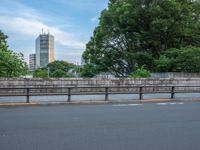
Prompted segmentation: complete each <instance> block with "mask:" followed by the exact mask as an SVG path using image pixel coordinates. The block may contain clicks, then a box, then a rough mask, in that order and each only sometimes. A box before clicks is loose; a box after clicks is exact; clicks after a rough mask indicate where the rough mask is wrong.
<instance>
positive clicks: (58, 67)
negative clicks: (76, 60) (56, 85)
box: [33, 60, 75, 78]
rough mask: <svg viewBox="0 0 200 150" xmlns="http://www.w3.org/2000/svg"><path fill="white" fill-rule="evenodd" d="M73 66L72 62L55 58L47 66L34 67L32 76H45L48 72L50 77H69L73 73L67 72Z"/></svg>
mask: <svg viewBox="0 0 200 150" xmlns="http://www.w3.org/2000/svg"><path fill="white" fill-rule="evenodd" d="M74 67H75V65H74V64H71V63H68V62H66V61H59V60H56V61H54V62H52V63H49V64H48V65H47V67H44V68H39V69H36V70H35V71H34V73H33V77H38V78H46V77H48V74H49V77H51V78H70V77H73V75H72V74H71V73H69V71H70V69H73V68H74Z"/></svg>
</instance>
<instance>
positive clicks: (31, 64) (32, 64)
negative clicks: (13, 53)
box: [29, 54, 36, 71]
mask: <svg viewBox="0 0 200 150" xmlns="http://www.w3.org/2000/svg"><path fill="white" fill-rule="evenodd" d="M35 68H36V55H35V54H30V55H29V69H30V71H34V70H35Z"/></svg>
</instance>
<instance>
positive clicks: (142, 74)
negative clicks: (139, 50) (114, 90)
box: [129, 66, 151, 78]
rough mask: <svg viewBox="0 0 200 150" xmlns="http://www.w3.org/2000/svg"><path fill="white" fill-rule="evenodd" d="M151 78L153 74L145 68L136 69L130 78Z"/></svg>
mask: <svg viewBox="0 0 200 150" xmlns="http://www.w3.org/2000/svg"><path fill="white" fill-rule="evenodd" d="M150 76H151V72H150V71H148V70H147V69H145V68H144V66H142V67H140V68H138V69H136V70H135V71H134V72H132V73H131V74H130V75H129V77H130V78H147V77H150Z"/></svg>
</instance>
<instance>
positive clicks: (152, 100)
mask: <svg viewBox="0 0 200 150" xmlns="http://www.w3.org/2000/svg"><path fill="white" fill-rule="evenodd" d="M166 102H200V98H195V99H192V100H177V99H174V100H172V99H146V100H134V101H112V100H109V101H103V100H98V101H74V102H47V103H46V102H45V103H0V108H1V107H28V106H29V107H30V106H53V105H104V104H139V103H166Z"/></svg>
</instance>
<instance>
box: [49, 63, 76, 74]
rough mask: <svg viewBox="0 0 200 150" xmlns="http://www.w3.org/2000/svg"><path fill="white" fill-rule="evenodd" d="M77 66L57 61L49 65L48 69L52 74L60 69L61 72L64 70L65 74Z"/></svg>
mask: <svg viewBox="0 0 200 150" xmlns="http://www.w3.org/2000/svg"><path fill="white" fill-rule="evenodd" d="M74 66H75V65H74V64H71V63H68V62H66V61H62V60H61V61H60V60H56V61H54V62H52V63H49V64H48V65H47V68H49V69H50V73H52V72H54V71H56V70H58V69H60V70H63V71H65V72H68V71H69V70H70V69H72V68H73V67H74Z"/></svg>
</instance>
